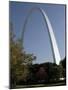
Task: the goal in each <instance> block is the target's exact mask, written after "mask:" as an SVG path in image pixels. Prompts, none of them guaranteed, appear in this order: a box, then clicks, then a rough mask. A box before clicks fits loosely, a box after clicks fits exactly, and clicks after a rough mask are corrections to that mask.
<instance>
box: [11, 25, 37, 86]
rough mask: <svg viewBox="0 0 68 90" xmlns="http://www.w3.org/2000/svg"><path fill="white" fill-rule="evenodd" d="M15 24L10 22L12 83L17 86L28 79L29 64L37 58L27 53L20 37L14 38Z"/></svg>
mask: <svg viewBox="0 0 68 90" xmlns="http://www.w3.org/2000/svg"><path fill="white" fill-rule="evenodd" d="M14 36H15V35H14V33H13V25H12V24H10V84H11V87H15V86H16V84H17V83H18V82H19V81H20V80H23V81H27V79H28V76H29V65H30V64H32V61H33V60H35V59H36V58H35V56H33V54H27V53H26V52H25V51H24V48H23V47H22V45H21V42H20V39H18V40H14Z"/></svg>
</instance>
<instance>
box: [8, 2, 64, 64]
mask: <svg viewBox="0 0 68 90" xmlns="http://www.w3.org/2000/svg"><path fill="white" fill-rule="evenodd" d="M33 7H41V8H42V9H43V10H44V11H45V12H46V14H47V15H48V18H49V20H50V22H51V24H52V27H53V31H54V34H55V37H56V40H57V44H58V47H59V51H60V55H61V58H62V59H63V58H64V57H65V5H56V4H39V3H25V2H10V9H9V10H10V11H9V12H10V21H11V22H12V23H13V29H14V33H15V34H16V39H18V38H20V36H21V32H22V29H23V25H24V21H25V19H26V17H27V15H28V13H29V11H30V9H31V8H33ZM24 50H25V51H26V52H27V53H33V54H34V55H36V56H37V60H36V61H35V62H34V63H43V62H53V57H52V50H51V46H50V42H49V36H48V32H47V27H46V24H45V23H44V20H43V17H42V15H41V13H40V12H39V11H34V12H33V13H32V14H31V16H30V18H29V19H28V22H27V25H26V30H25V36H24Z"/></svg>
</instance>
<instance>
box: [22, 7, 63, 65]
mask: <svg viewBox="0 0 68 90" xmlns="http://www.w3.org/2000/svg"><path fill="white" fill-rule="evenodd" d="M34 10H38V11H40V13H41V14H42V16H43V19H44V21H45V24H46V26H47V29H48V34H49V38H50V43H51V49H52V53H53V59H54V63H56V64H57V65H58V64H59V62H60V60H61V57H60V53H59V49H58V45H57V42H56V39H55V35H54V32H53V28H52V25H51V23H50V21H49V18H48V16H47V15H46V13H45V11H44V10H43V9H41V8H38V7H35V8H32V9H31V10H30V11H29V13H28V16H27V17H26V20H25V22H24V26H23V31H22V35H21V42H22V43H23V41H24V33H25V28H26V24H27V22H28V18H29V17H30V15H31V13H32V12H33V11H34Z"/></svg>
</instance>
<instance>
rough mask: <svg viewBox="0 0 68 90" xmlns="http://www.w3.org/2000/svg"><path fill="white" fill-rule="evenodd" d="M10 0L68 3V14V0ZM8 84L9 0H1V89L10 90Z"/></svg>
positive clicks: (49, 89)
mask: <svg viewBox="0 0 68 90" xmlns="http://www.w3.org/2000/svg"><path fill="white" fill-rule="evenodd" d="M10 1H24V2H39V3H44V2H45V3H57V4H61V3H62V4H67V15H68V0H10ZM67 15H66V16H67ZM67 21H68V18H67ZM66 26H67V25H66ZM66 36H67V38H68V33H66ZM67 45H68V41H67ZM67 51H68V48H67ZM67 56H68V55H67ZM67 59H68V58H67ZM67 63H68V60H67ZM67 68H68V66H67ZM67 81H68V78H67ZM8 85H9V0H1V1H0V90H8ZM67 88H68V85H67V86H58V87H40V88H29V89H30V90H45V89H47V90H58V89H62V90H67ZM27 89H28V88H27ZM27 89H26V90H27ZM15 90H22V89H15ZM23 90H24V89H23Z"/></svg>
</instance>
